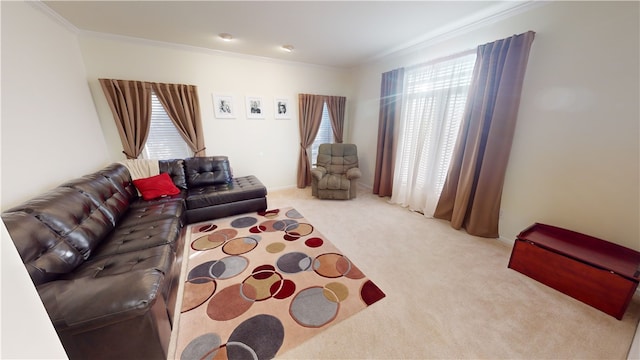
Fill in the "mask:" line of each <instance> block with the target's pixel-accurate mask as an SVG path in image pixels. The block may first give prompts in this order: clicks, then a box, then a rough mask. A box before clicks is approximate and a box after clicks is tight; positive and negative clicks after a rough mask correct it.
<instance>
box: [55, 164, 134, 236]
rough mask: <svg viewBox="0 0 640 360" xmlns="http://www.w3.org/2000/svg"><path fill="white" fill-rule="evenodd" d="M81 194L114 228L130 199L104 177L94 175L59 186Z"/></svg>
mask: <svg viewBox="0 0 640 360" xmlns="http://www.w3.org/2000/svg"><path fill="white" fill-rule="evenodd" d="M61 186H62V187H69V188H72V189H75V190H77V191H79V192H81V193H82V194H83V195H85V196H87V197H89V199H91V200H92V201H93V202H94V203H95V204H96V206H98V208H99V209H100V211H102V212H103V213H104V214H105V215H106V216H107V217H108V218H109V219H110V220H111V223H112V224H113V225H114V226H115V224H116V223H117V222H118V220H119V219H120V217H121V216H122V214H124V213H125V212H126V211H127V208H128V207H129V202H130V199H129V198H128V196H127V195H125V194H124V193H123V192H120V191H119V190H118V189H117V188H116V186H115V185H114V184H113V183H112V182H111V181H110V180H109V179H108V178H106V177H105V176H104V175H102V174H99V173H94V174H90V175H86V176H83V177H81V178H78V179H74V180H70V181H67V182H66V183H64V184H62V185H61Z"/></svg>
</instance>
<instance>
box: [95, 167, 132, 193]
mask: <svg viewBox="0 0 640 360" xmlns="http://www.w3.org/2000/svg"><path fill="white" fill-rule="evenodd" d="M98 173H99V174H101V175H103V176H104V177H106V178H107V179H109V181H111V183H112V184H113V185H114V186H115V187H116V189H117V190H118V191H119V192H120V193H121V194H122V195H123V196H124V197H125V198H127V199H129V200H130V201H131V200H133V199H136V198H137V197H138V190H136V187H135V186H134V185H133V181H132V180H131V174H130V173H129V169H127V167H126V166H124V165H123V164H121V163H113V164H111V165H109V166H107V167H106V168H104V169H102V170H100V171H98Z"/></svg>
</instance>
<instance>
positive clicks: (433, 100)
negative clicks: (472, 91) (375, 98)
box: [392, 53, 476, 215]
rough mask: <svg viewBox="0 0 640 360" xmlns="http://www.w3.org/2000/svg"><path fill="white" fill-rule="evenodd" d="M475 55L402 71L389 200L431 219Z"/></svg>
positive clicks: (446, 169) (469, 82) (456, 132)
mask: <svg viewBox="0 0 640 360" xmlns="http://www.w3.org/2000/svg"><path fill="white" fill-rule="evenodd" d="M475 58H476V55H475V53H470V54H466V55H461V56H457V57H454V58H449V59H447V60H443V61H438V62H433V63H428V64H423V65H419V66H415V67H412V68H408V69H407V70H406V71H405V78H404V92H403V99H404V100H403V108H402V124H401V127H400V137H399V144H398V149H399V151H398V153H397V155H396V169H395V173H394V188H393V196H392V201H393V202H396V203H400V204H402V205H405V206H409V207H410V208H412V209H414V210H419V211H422V212H424V213H425V214H427V215H431V214H433V210H434V209H435V204H436V203H437V200H438V198H439V197H440V193H441V191H442V187H443V186H444V181H445V179H446V176H447V172H448V170H449V164H450V162H451V156H452V153H453V148H454V146H455V142H456V139H457V136H458V130H459V128H460V123H461V121H462V115H463V113H464V108H465V105H466V101H467V95H468V92H469V86H470V84H471V76H472V75H473V68H474V65H475Z"/></svg>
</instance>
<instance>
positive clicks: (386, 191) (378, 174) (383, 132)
mask: <svg viewBox="0 0 640 360" xmlns="http://www.w3.org/2000/svg"><path fill="white" fill-rule="evenodd" d="M403 80H404V68H400V69H395V70H392V71H389V72H386V73H384V74H382V84H381V89H380V115H379V117H378V147H377V154H376V168H375V172H374V179H373V193H374V194H378V195H379V196H391V191H392V189H393V168H394V166H395V164H394V160H395V159H394V148H395V146H396V144H395V140H394V132H395V127H396V123H398V122H399V121H400V110H401V108H402V86H403Z"/></svg>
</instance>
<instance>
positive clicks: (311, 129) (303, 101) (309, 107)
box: [297, 94, 325, 189]
mask: <svg viewBox="0 0 640 360" xmlns="http://www.w3.org/2000/svg"><path fill="white" fill-rule="evenodd" d="M324 99H325V97H324V96H321V95H309V94H298V112H299V116H298V121H299V125H300V126H299V128H300V155H299V157H298V175H297V180H298V184H297V186H298V188H300V189H303V188H305V187H307V186H309V185H311V165H310V161H309V154H308V153H307V148H309V146H311V144H313V140H315V138H316V135H317V134H318V129H319V128H320V123H321V122H322V108H323V106H324Z"/></svg>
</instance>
